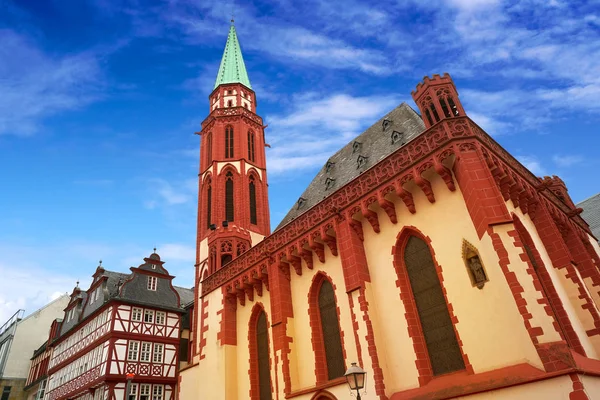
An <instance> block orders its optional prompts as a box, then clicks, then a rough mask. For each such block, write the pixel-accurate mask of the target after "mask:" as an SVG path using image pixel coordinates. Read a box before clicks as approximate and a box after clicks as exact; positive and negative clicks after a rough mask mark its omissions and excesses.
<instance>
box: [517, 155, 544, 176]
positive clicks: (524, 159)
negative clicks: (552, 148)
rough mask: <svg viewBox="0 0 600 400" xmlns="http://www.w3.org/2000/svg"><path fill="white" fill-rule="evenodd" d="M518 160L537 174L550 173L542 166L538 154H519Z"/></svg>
mask: <svg viewBox="0 0 600 400" xmlns="http://www.w3.org/2000/svg"><path fill="white" fill-rule="evenodd" d="M516 158H517V160H519V162H520V163H521V164H523V165H524V166H525V168H527V169H528V170H530V171H531V172H533V173H534V174H535V175H537V176H544V175H548V173H547V172H546V169H545V168H544V167H543V166H542V164H541V162H540V161H539V160H538V158H537V157H536V156H532V155H517V156H516Z"/></svg>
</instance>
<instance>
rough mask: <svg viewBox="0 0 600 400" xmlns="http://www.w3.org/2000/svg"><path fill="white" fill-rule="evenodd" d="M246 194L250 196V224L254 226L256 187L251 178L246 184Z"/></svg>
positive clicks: (255, 221)
mask: <svg viewBox="0 0 600 400" xmlns="http://www.w3.org/2000/svg"><path fill="white" fill-rule="evenodd" d="M248 194H249V196H250V223H251V224H254V225H256V223H257V218H256V185H255V184H254V177H253V176H251V177H250V183H249V184H248Z"/></svg>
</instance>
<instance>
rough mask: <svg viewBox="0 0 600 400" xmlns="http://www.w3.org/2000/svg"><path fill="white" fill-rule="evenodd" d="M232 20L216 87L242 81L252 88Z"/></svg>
mask: <svg viewBox="0 0 600 400" xmlns="http://www.w3.org/2000/svg"><path fill="white" fill-rule="evenodd" d="M231 22H232V24H231V28H229V35H228V36H227V44H225V51H224V52H223V58H222V59H221V66H220V67H219V73H218V74H217V81H216V82H215V87H214V88H215V89H216V88H217V86H219V85H222V84H223V83H241V84H243V85H245V86H246V87H248V88H250V89H252V86H250V79H248V73H247V72H246V66H245V65H244V58H243V57H242V49H240V42H238V38H237V34H236V33H235V26H233V20H232V21H231Z"/></svg>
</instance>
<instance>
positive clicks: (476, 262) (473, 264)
mask: <svg viewBox="0 0 600 400" xmlns="http://www.w3.org/2000/svg"><path fill="white" fill-rule="evenodd" d="M462 256H463V261H464V262H465V266H466V267H467V273H468V274H469V278H470V279H471V285H472V286H473V287H477V288H479V289H483V286H484V285H485V283H486V282H487V281H488V280H489V279H488V275H487V272H486V271H485V267H484V266H483V262H482V261H481V257H480V256H479V252H478V251H477V248H476V247H475V246H473V245H472V244H471V243H469V242H467V241H466V240H464V239H463V248H462Z"/></svg>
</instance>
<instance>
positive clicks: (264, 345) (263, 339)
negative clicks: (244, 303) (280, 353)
mask: <svg viewBox="0 0 600 400" xmlns="http://www.w3.org/2000/svg"><path fill="white" fill-rule="evenodd" d="M268 335H269V330H268V326H267V315H266V314H265V312H264V311H261V312H260V314H259V315H258V319H257V321H256V350H257V357H256V358H257V363H258V388H259V399H260V400H271V372H270V367H269V336H268Z"/></svg>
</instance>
